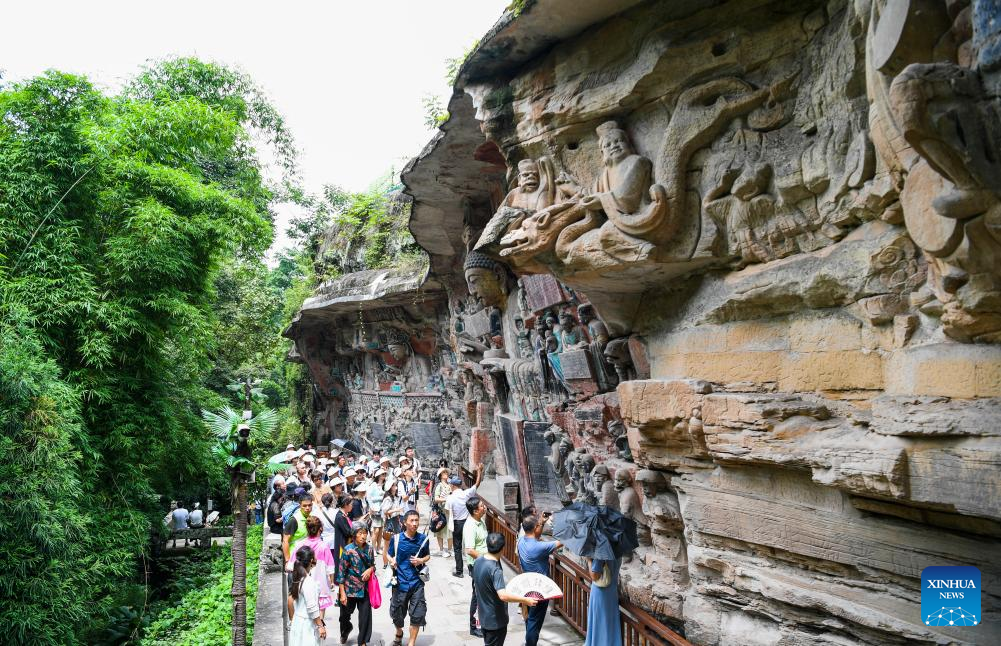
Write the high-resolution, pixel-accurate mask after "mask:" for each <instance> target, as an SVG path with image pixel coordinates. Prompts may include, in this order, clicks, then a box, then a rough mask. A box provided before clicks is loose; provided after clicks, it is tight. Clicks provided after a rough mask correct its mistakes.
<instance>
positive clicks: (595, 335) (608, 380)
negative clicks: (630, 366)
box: [577, 303, 618, 391]
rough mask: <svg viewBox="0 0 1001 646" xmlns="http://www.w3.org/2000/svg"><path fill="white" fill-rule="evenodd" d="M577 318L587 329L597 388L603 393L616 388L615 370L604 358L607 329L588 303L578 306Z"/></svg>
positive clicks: (588, 345) (607, 338)
mask: <svg viewBox="0 0 1001 646" xmlns="http://www.w3.org/2000/svg"><path fill="white" fill-rule="evenodd" d="M577 316H578V317H579V318H580V322H581V325H584V326H586V327H587V335H588V337H589V338H590V342H589V343H588V344H587V348H588V349H589V350H590V352H591V363H592V364H593V365H594V369H595V373H596V374H595V377H596V378H597V380H598V386H599V387H600V388H601V389H602V390H603V391H604V390H611V389H612V388H614V387H615V386H616V383H617V382H618V379H617V378H616V376H615V369H614V368H613V367H612V366H611V365H610V364H609V363H608V360H607V359H606V358H605V347H606V346H607V345H608V340H609V335H608V328H607V327H605V324H604V323H602V321H601V319H599V318H598V316H597V315H596V314H595V312H594V306H593V305H591V304H590V303H584V304H582V305H578V306H577Z"/></svg>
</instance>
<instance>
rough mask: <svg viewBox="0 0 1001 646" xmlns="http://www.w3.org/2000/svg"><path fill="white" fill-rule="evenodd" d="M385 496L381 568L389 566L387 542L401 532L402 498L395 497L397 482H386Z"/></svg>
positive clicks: (383, 500) (397, 488)
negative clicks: (387, 485)
mask: <svg viewBox="0 0 1001 646" xmlns="http://www.w3.org/2000/svg"><path fill="white" fill-rule="evenodd" d="M387 484H389V487H387V488H386V495H385V497H384V498H383V499H382V518H383V521H384V522H385V526H384V528H383V533H382V538H383V544H382V566H383V567H386V566H387V565H389V549H388V548H389V542H390V541H391V540H393V535H394V534H399V533H400V532H401V531H402V530H403V522H402V521H403V512H404V509H403V507H404V505H405V503H404V502H403V498H401V497H400V496H398V495H396V492H397V491H398V490H399V488H400V487H399V480H394V481H393V482H392V483H389V482H387Z"/></svg>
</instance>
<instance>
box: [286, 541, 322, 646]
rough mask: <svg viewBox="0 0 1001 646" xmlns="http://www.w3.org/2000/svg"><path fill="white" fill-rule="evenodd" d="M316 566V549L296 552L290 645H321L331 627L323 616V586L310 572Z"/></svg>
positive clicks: (290, 605)
mask: <svg viewBox="0 0 1001 646" xmlns="http://www.w3.org/2000/svg"><path fill="white" fill-rule="evenodd" d="M315 566H316V556H314V555H313V550H311V549H309V548H308V547H303V548H301V549H300V550H299V551H297V552H296V553H295V564H294V565H293V568H292V585H291V586H290V587H289V595H288V601H287V603H288V616H289V619H290V620H291V625H290V626H289V636H288V643H289V646H320V640H321V639H326V638H327V628H326V626H324V625H323V619H322V618H321V617H320V605H319V588H317V586H316V581H315V580H313V578H312V577H311V576H309V572H310V571H311V570H312V569H313V568H314V567H315Z"/></svg>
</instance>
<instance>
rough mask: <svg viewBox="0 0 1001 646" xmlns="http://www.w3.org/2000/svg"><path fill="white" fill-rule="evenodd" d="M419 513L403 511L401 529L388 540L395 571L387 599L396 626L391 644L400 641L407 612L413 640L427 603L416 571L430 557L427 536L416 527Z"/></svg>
mask: <svg viewBox="0 0 1001 646" xmlns="http://www.w3.org/2000/svg"><path fill="white" fill-rule="evenodd" d="M418 523H420V514H418V513H417V512H416V511H414V510H410V511H408V512H407V513H406V514H404V515H403V528H404V530H403V532H402V533H400V534H397V535H396V536H395V537H394V538H393V540H391V541H390V542H389V564H390V565H391V566H392V567H393V570H395V571H396V585H395V586H393V597H392V599H391V600H390V602H389V616H390V617H391V618H392V619H393V625H394V626H396V639H395V640H393V646H402V644H403V620H404V619H405V618H406V615H407V614H409V615H410V639H409V640H408V642H407V643H408V644H409V646H414V644H416V643H417V632H418V631H419V630H420V628H421V626H423V625H424V624H425V623H427V622H426V621H425V617H426V616H427V611H428V606H427V601H426V600H425V598H424V581H422V580H421V578H420V571H421V569H423V568H424V566H425V564H426V563H427V562H428V561H430V560H431V547H430V545H428V537H426V536H425V535H424V534H421V533H420V532H418V531H417V525H418Z"/></svg>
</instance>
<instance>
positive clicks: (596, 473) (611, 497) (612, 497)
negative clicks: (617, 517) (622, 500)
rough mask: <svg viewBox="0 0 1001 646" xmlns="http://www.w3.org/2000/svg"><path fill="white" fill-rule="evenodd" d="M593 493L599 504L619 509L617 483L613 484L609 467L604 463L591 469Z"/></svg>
mask: <svg viewBox="0 0 1001 646" xmlns="http://www.w3.org/2000/svg"><path fill="white" fill-rule="evenodd" d="M591 495H592V496H593V497H594V499H595V500H596V501H597V504H599V505H604V506H606V507H611V508H612V509H615V510H616V511H618V509H619V495H618V494H617V493H616V492H615V485H614V484H612V479H611V476H610V474H609V472H608V467H606V466H605V465H604V464H599V465H598V466H596V467H594V469H592V470H591Z"/></svg>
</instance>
